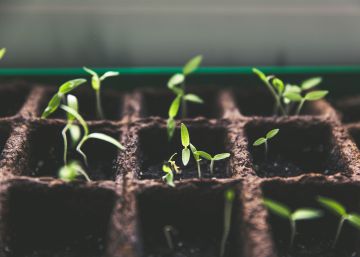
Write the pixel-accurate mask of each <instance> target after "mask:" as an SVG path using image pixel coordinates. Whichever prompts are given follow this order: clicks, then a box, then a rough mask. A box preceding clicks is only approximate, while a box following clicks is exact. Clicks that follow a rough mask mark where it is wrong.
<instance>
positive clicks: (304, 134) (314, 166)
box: [245, 119, 346, 177]
mask: <svg viewBox="0 0 360 257" xmlns="http://www.w3.org/2000/svg"><path fill="white" fill-rule="evenodd" d="M275 128H279V129H280V131H279V133H278V134H277V135H276V136H275V137H274V138H272V139H270V140H269V142H268V156H267V158H266V157H265V146H264V145H260V146H253V143H254V141H255V140H256V139H258V138H260V137H264V136H265V135H266V133H267V132H268V131H270V130H272V129H275ZM245 133H246V137H247V140H248V150H249V152H250V154H251V158H252V161H253V167H254V169H255V171H256V173H257V175H258V176H259V177H276V176H279V177H292V176H298V175H301V174H306V173H321V174H324V175H331V174H335V173H337V172H344V171H345V170H346V168H345V167H344V164H343V163H344V162H343V161H342V157H341V154H340V149H339V146H338V145H337V144H336V139H335V138H334V136H333V134H332V128H331V125H330V124H328V123H324V122H313V121H308V120H306V119H305V120H303V119H302V120H298V121H289V122H283V123H282V122H278V123H276V122H271V121H269V122H266V121H254V122H249V123H248V124H246V126H245Z"/></svg>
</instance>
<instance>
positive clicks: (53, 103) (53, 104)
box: [41, 79, 86, 119]
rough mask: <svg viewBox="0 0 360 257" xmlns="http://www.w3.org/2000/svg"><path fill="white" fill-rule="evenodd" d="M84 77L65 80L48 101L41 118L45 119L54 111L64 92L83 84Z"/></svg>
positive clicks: (66, 92)
mask: <svg viewBox="0 0 360 257" xmlns="http://www.w3.org/2000/svg"><path fill="white" fill-rule="evenodd" d="M85 82H86V79H73V80H69V81H67V82H65V83H64V84H62V85H61V86H60V87H59V90H58V91H57V92H56V94H55V95H54V96H53V97H52V98H51V100H50V102H49V103H48V105H47V106H46V108H45V110H44V112H43V113H42V115H41V118H42V119H46V118H47V117H49V115H50V114H52V113H54V112H55V111H56V110H57V109H58V108H59V106H60V105H61V101H62V100H63V99H64V97H65V96H66V94H68V93H70V92H71V91H73V90H74V89H76V88H77V87H78V86H80V85H82V84H84V83H85Z"/></svg>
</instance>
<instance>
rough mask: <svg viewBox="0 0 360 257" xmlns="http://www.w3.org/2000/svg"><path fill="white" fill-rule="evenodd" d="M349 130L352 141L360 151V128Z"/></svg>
mask: <svg viewBox="0 0 360 257" xmlns="http://www.w3.org/2000/svg"><path fill="white" fill-rule="evenodd" d="M348 130H349V134H350V136H351V138H352V140H353V141H354V142H355V144H356V146H357V148H358V149H359V150H360V126H355V127H350V128H349V129H348Z"/></svg>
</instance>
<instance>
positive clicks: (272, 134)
mask: <svg viewBox="0 0 360 257" xmlns="http://www.w3.org/2000/svg"><path fill="white" fill-rule="evenodd" d="M279 131H280V129H272V130H270V131H269V132H268V133H266V136H265V137H260V138H258V139H256V140H255V142H254V143H253V146H260V145H264V148H265V160H267V156H268V148H269V146H268V140H269V139H271V138H273V137H275V136H276V135H277V134H278V133H279Z"/></svg>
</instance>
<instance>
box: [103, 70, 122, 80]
mask: <svg viewBox="0 0 360 257" xmlns="http://www.w3.org/2000/svg"><path fill="white" fill-rule="evenodd" d="M119 75H120V73H119V72H117V71H107V72H105V73H104V74H103V75H102V76H101V77H100V80H101V81H103V80H105V79H107V78H110V77H116V76H119Z"/></svg>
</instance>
